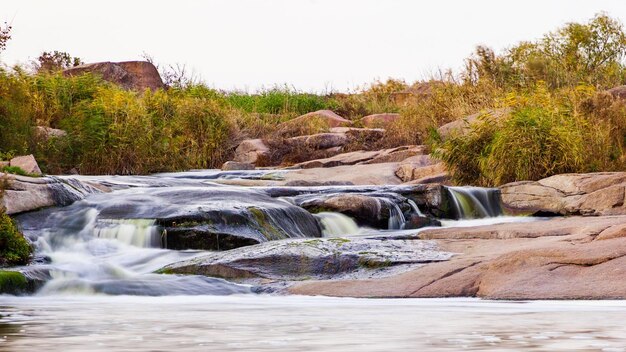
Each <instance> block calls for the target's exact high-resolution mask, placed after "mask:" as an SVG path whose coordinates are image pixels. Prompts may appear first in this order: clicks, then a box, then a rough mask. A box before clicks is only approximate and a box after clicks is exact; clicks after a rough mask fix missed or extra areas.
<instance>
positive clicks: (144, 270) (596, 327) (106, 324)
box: [0, 170, 626, 351]
mask: <svg viewBox="0 0 626 352" xmlns="http://www.w3.org/2000/svg"><path fill="white" fill-rule="evenodd" d="M276 177H280V174H276V173H272V174H270V175H269V176H268V172H262V171H253V172H230V173H224V172H218V171H213V170H207V171H199V172H189V173H175V174H162V175H154V176H144V177H110V176H106V177H105V176H103V177H89V178H88V177H85V178H84V179H85V180H92V181H98V182H101V183H103V184H106V185H108V186H110V187H111V188H113V189H114V190H115V191H114V192H112V193H108V194H97V195H92V196H89V197H88V198H86V199H84V200H82V201H78V202H76V203H74V204H72V205H70V206H66V207H62V208H50V209H46V210H43V211H39V212H33V213H28V214H24V215H21V216H19V217H18V221H19V223H20V226H21V227H22V229H23V231H24V232H25V234H26V235H27V236H28V237H29V238H30V239H31V240H33V242H34V243H35V245H36V249H37V250H36V261H35V263H34V264H33V265H31V266H28V267H25V268H21V270H23V272H24V273H25V274H26V275H27V276H28V277H30V278H32V279H37V280H41V281H42V282H45V284H43V286H42V287H41V288H40V289H39V290H38V291H37V293H36V294H35V295H32V296H27V297H15V296H6V295H5V296H0V351H33V350H40V349H43V350H51V351H87V350H89V351H91V350H93V351H117V350H128V351H172V350H177V351H196V350H219V351H264V350H272V351H283V350H284V351H293V350H307V351H331V350H333V351H354V350H361V351H381V350H440V351H458V350H466V349H470V350H472V349H473V350H481V349H492V348H493V349H497V350H518V349H520V348H523V349H526V350H537V351H538V350H562V349H576V348H578V349H580V350H598V351H621V350H624V349H623V347H624V346H626V340H625V338H626V333H625V331H624V328H622V325H623V324H622V317H623V316H624V314H625V313H626V303H624V302H621V301H619V302H532V303H521V302H515V303H512V302H487V301H480V300H468V299H452V300H450V299H432V300H416V299H404V300H395V299H377V300H368V299H339V298H322V297H293V296H267V295H259V294H256V293H255V292H258V290H257V288H255V287H253V286H249V285H243V284H236V283H232V282H228V281H225V280H222V279H218V278H211V277H205V276H194V275H188V276H176V275H161V274H155V273H154V272H155V271H156V270H158V269H160V268H162V267H164V266H165V265H167V264H170V263H174V262H178V261H182V260H186V259H191V258H194V257H196V256H200V255H203V254H206V253H207V252H206V251H204V250H174V249H168V248H176V243H174V242H175V241H177V240H178V239H177V237H176V235H177V231H179V232H180V231H182V235H181V236H182V237H183V238H186V237H185V236H187V237H188V236H189V232H185V231H191V230H193V231H200V232H202V231H204V230H207V228H210V229H211V231H214V232H217V233H219V235H218V238H219V237H220V236H222V238H226V240H225V241H224V242H219V243H218V244H217V248H216V249H227V248H219V246H220V245H221V246H224V245H225V244H229V243H232V241H233V239H232V236H233V235H238V236H240V239H239V240H242V241H255V240H258V239H259V238H261V239H263V238H267V239H281V238H285V237H296V238H303V237H316V236H326V237H338V236H342V237H344V236H389V237H392V236H394V235H396V234H399V235H403V234H408V233H416V232H418V231H419V230H405V229H404V227H405V224H406V223H407V218H409V217H412V216H419V217H424V216H425V215H424V214H425V213H426V209H424V210H420V208H419V207H418V205H417V204H416V203H415V202H414V201H412V200H410V199H406V198H404V197H402V196H400V195H399V194H400V193H401V191H402V192H404V191H405V190H404V189H402V188H401V187H396V188H394V187H391V186H382V187H377V186H371V187H370V186H366V187H361V186H359V187H357V186H345V187H343V186H341V187H324V188H319V189H315V188H306V189H305V188H298V187H276V188H262V187H261V188H252V187H251V188H244V187H232V186H224V185H220V184H219V183H216V182H215V180H218V179H224V178H227V179H232V178H243V179H246V178H251V179H254V178H276ZM64 182H65V183H64V185H63V186H62V187H63V188H64V192H65V193H68V191H67V190H66V188H67V189H69V190H70V191H69V192H70V193H71V192H73V190H74V189H75V188H74V186H72V185H73V184H74V183H73V181H71V180H65V181H64ZM76 187H81V186H80V184H78V185H76ZM90 191H91V190H89V189H85V190H80V192H82V193H89V192H90ZM449 192H450V197H451V202H452V203H453V204H454V211H455V214H451V217H452V218H458V220H444V219H442V225H443V226H475V225H482V224H493V223H499V222H509V221H535V220H537V219H533V218H519V217H517V218H516V217H504V216H501V215H502V212H501V208H500V206H499V203H498V195H497V193H496V192H495V191H493V190H485V189H479V188H458V187H454V188H452V187H451V188H449ZM339 193H362V194H371V195H372V196H374V197H375V198H376V200H377V202H378V203H377V204H378V209H379V211H381V212H383V211H384V212H388V214H385V215H387V216H388V223H387V224H386V226H387V228H386V229H384V230H381V229H374V228H364V227H359V226H358V225H357V223H356V222H355V220H354V219H352V218H350V217H348V216H346V215H343V214H340V213H333V212H322V213H318V214H315V215H311V214H309V213H308V212H306V211H304V210H303V209H302V208H300V207H298V206H296V205H295V204H296V203H297V201H301V200H302V199H299V200H298V197H301V198H303V197H304V198H307V197H308V198H307V199H309V198H310V199H313V198H315V197H327V196H329V195H333V194H339ZM294 197H295V198H294ZM304 198H303V199H304ZM402 202H404V205H402V204H403V203H402ZM401 205H402V207H401ZM403 209H404V210H403ZM385 219H387V218H385ZM181 229H182V230H181ZM189 229H191V230H189ZM263 229H265V230H263ZM267 229H270V230H271V231H267ZM577 317H584V319H576V318H577ZM620 348H622V349H620Z"/></svg>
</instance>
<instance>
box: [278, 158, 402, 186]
mask: <svg viewBox="0 0 626 352" xmlns="http://www.w3.org/2000/svg"><path fill="white" fill-rule="evenodd" d="M397 166H398V163H381V164H368V165H344V166H336V167H328V168H322V167H318V168H307V169H302V170H294V171H290V172H288V173H286V174H285V182H295V181H311V180H324V181H332V182H349V183H352V184H354V185H395V184H399V183H400V179H399V178H398V177H396V175H395V174H394V172H395V170H396V168H397Z"/></svg>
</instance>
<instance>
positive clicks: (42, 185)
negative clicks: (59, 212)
mask: <svg viewBox="0 0 626 352" xmlns="http://www.w3.org/2000/svg"><path fill="white" fill-rule="evenodd" d="M8 177H9V186H8V188H7V189H6V190H5V192H4V196H3V198H2V200H1V203H2V205H4V207H5V208H6V212H7V214H9V215H13V214H17V213H22V212H27V211H32V210H37V209H40V208H45V207H51V206H55V205H60V206H65V205H69V204H71V203H73V202H75V201H77V200H80V199H83V198H85V197H86V196H88V195H91V194H98V193H102V192H103V190H102V189H103V188H105V187H104V186H99V187H94V186H92V185H90V184H87V183H84V182H80V181H78V180H76V179H71V178H63V179H62V178H57V177H42V178H33V177H26V176H18V175H9V176H8Z"/></svg>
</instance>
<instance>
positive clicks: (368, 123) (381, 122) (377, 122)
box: [361, 113, 400, 128]
mask: <svg viewBox="0 0 626 352" xmlns="http://www.w3.org/2000/svg"><path fill="white" fill-rule="evenodd" d="M399 118H400V114H395V113H385V114H373V115H367V116H365V117H363V118H362V119H361V123H363V126H365V127H368V128H386V127H387V126H389V125H390V124H391V123H393V122H394V121H396V120H397V119H399Z"/></svg>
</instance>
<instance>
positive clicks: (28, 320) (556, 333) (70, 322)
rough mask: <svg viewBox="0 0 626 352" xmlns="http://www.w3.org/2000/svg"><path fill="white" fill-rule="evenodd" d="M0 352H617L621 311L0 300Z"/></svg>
mask: <svg viewBox="0 0 626 352" xmlns="http://www.w3.org/2000/svg"><path fill="white" fill-rule="evenodd" d="M0 314H1V315H2V317H1V318H0V351H460V350H474V351H479V350H497V351H519V350H524V351H563V350H579V351H624V350H626V349H625V347H626V327H625V326H624V323H623V318H624V317H625V316H626V302H624V301H603V302H599V301H570V302H566V301H550V302H541V301H539V302H493V301H481V300H476V299H351V298H323V297H301V296H260V295H244V296H241V295H234V296H167V297H131V296H45V297H41V296H40V297H21V298H20V297H9V296H4V297H0Z"/></svg>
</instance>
